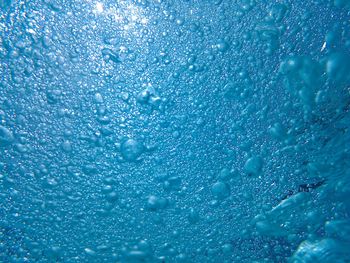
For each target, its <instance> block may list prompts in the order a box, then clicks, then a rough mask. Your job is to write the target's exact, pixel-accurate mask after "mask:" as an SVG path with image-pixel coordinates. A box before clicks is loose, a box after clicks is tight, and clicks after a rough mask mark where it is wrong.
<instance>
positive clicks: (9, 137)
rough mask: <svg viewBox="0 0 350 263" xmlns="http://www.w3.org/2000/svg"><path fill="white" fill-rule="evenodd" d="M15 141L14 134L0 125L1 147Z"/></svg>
mask: <svg viewBox="0 0 350 263" xmlns="http://www.w3.org/2000/svg"><path fill="white" fill-rule="evenodd" d="M13 141H14V136H13V134H12V132H11V131H10V130H9V129H7V128H6V127H4V126H2V125H0V146H7V145H9V144H11V143H12V142H13Z"/></svg>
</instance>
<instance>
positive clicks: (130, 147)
mask: <svg viewBox="0 0 350 263" xmlns="http://www.w3.org/2000/svg"><path fill="white" fill-rule="evenodd" d="M120 151H121V154H122V156H123V158H124V160H126V161H130V162H133V161H136V160H137V159H138V158H139V157H140V155H141V154H142V153H143V151H144V146H143V144H142V143H141V142H139V141H137V140H134V139H127V140H125V141H124V142H122V144H121V146H120Z"/></svg>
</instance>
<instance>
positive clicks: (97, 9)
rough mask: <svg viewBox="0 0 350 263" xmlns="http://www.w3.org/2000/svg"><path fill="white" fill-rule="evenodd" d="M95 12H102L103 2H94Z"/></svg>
mask: <svg viewBox="0 0 350 263" xmlns="http://www.w3.org/2000/svg"><path fill="white" fill-rule="evenodd" d="M96 12H97V13H102V12H103V4H102V3H101V2H97V3H96Z"/></svg>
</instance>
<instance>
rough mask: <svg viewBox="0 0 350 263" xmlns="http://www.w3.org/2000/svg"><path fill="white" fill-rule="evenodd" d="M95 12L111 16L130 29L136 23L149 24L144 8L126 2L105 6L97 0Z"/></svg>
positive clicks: (126, 28)
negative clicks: (109, 6)
mask: <svg viewBox="0 0 350 263" xmlns="http://www.w3.org/2000/svg"><path fill="white" fill-rule="evenodd" d="M93 12H94V13H95V14H99V15H104V16H110V17H112V18H113V19H114V21H115V22H117V23H124V29H125V30H129V29H131V28H133V27H134V26H135V25H136V24H141V25H147V24H148V18H146V17H145V16H144V15H143V13H142V9H141V8H139V7H137V6H135V5H133V4H126V3H124V2H120V3H118V7H115V6H113V7H111V8H105V7H104V5H103V3H101V2H96V4H95V7H94V10H93Z"/></svg>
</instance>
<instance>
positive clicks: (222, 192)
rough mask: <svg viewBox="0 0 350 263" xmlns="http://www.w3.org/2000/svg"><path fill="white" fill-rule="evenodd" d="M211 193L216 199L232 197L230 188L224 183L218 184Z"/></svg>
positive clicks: (214, 185)
mask: <svg viewBox="0 0 350 263" xmlns="http://www.w3.org/2000/svg"><path fill="white" fill-rule="evenodd" d="M211 193H212V194H213V195H214V197H215V198H216V199H224V198H226V197H228V196H229V195H230V187H229V186H228V184H226V183H224V182H216V183H214V184H213V185H212V187H211Z"/></svg>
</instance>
